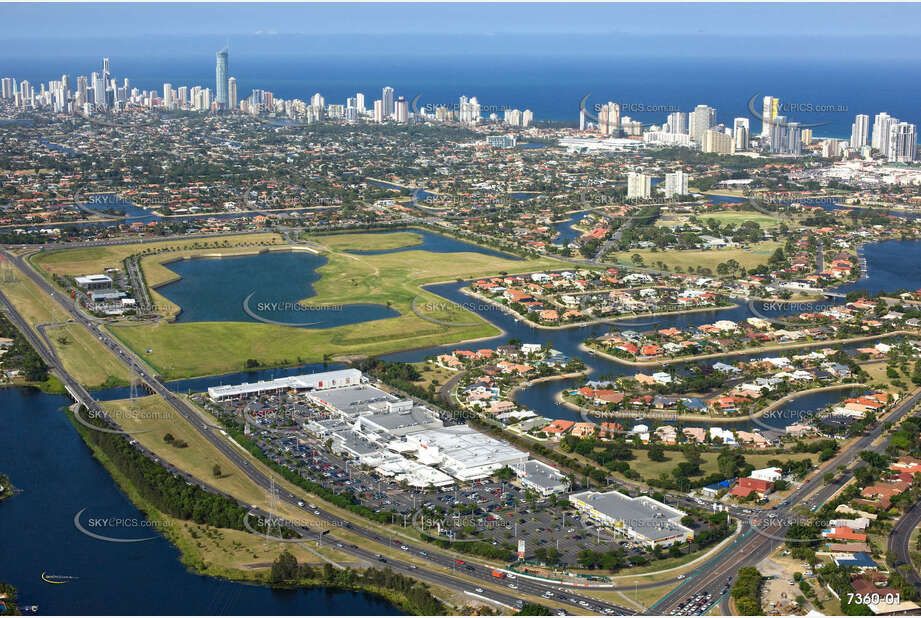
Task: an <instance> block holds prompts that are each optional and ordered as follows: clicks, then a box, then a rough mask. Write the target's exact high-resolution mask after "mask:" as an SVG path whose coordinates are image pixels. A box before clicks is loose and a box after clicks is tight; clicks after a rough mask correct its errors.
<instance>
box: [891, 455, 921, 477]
mask: <svg viewBox="0 0 921 618" xmlns="http://www.w3.org/2000/svg"><path fill="white" fill-rule="evenodd" d="M889 469H890V470H892V471H893V472H898V473H899V475H901V474H902V473H908V474H910V475H912V476H914V475H915V474H919V473H921V459H917V458H915V457H908V456H905V457H899V458H898V460H897V461H896V462H895V463H894V464H892V465H891V466H889Z"/></svg>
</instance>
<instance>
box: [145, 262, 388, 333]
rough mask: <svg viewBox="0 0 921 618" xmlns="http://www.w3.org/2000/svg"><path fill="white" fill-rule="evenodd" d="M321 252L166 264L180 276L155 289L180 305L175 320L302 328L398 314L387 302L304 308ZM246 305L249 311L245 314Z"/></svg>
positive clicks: (337, 324) (322, 263)
mask: <svg viewBox="0 0 921 618" xmlns="http://www.w3.org/2000/svg"><path fill="white" fill-rule="evenodd" d="M326 262H327V260H326V258H325V257H322V256H319V255H314V254H312V253H302V252H290V251H282V252H270V253H264V254H260V255H248V256H238V257H229V258H215V259H208V258H203V259H196V260H183V261H181V262H174V263H172V264H169V265H168V267H169V269H170V270H172V271H174V272H175V273H176V274H178V275H179V276H181V277H182V279H180V280H179V281H176V282H173V283H169V284H167V285H165V286H163V287H161V288H159V290H158V291H159V292H160V293H161V294H163V295H164V296H166V297H167V298H169V299H170V300H171V301H173V302H174V303H176V304H177V305H179V306H180V307H181V308H182V312H181V313H180V314H179V316H178V317H177V319H176V321H177V322H180V323H182V322H260V321H261V322H266V323H279V324H285V325H289V326H299V327H303V328H333V327H335V326H344V325H346V324H355V323H358V322H370V321H372V320H380V319H383V318H392V317H397V316H398V315H399V313H398V312H397V311H396V310H394V309H391V308H389V307H387V306H385V305H376V304H353V305H337V306H331V307H316V308H314V307H303V306H301V305H298V304H297V303H298V301H299V300H301V299H304V298H310V297H312V296H315V295H316V293H315V292H314V289H313V283H314V282H315V281H317V280H319V278H320V275H319V273H317V272H316V269H317V268H319V267H320V266H323V265H324V264H326ZM246 308H248V309H249V311H250V313H247V311H246ZM254 316H257V317H254Z"/></svg>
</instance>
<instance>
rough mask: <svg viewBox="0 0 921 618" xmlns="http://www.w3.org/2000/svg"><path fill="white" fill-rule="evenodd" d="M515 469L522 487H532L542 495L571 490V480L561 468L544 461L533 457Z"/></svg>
mask: <svg viewBox="0 0 921 618" xmlns="http://www.w3.org/2000/svg"><path fill="white" fill-rule="evenodd" d="M513 469H514V470H515V474H516V475H518V481H519V482H520V483H521V485H522V487H525V488H527V489H532V490H534V491H536V492H537V493H538V494H540V495H541V496H544V497H547V496H551V495H553V494H558V493H564V492H566V491H569V480H568V479H567V478H566V477H565V476H563V474H562V473H561V472H560V471H559V470H557V469H556V468H554V467H553V466H548V465H547V464H545V463H543V462H542V461H537V460H534V459H532V460H531V461H526V462H525V463H523V464H520V465H518V466H516V467H515V468H513Z"/></svg>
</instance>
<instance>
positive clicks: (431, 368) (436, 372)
mask: <svg viewBox="0 0 921 618" xmlns="http://www.w3.org/2000/svg"><path fill="white" fill-rule="evenodd" d="M413 366H414V367H415V368H416V369H417V370H418V371H419V373H420V374H421V376H422V379H421V380H419V381H418V382H415V385H416V386H418V387H420V388H424V389H428V387H429V385H430V384H434V385H435V388H436V389H437V388H438V387H440V386H442V385H443V384H444V383H445V382H447V381H448V380H450V379H451V378H453V377H454V376H456V375H457V373H458V372H457V371H451V370H450V369H445V368H444V367H439V366H438V365H436V364H434V363H428V362H422V363H413Z"/></svg>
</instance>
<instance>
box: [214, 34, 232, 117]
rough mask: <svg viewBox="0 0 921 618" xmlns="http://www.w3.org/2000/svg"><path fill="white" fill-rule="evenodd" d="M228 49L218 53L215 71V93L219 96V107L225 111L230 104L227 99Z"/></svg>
mask: <svg viewBox="0 0 921 618" xmlns="http://www.w3.org/2000/svg"><path fill="white" fill-rule="evenodd" d="M228 54H229V52H228V49H227V48H226V47H225V48H224V49H222V50H221V51H219V52H218V53H217V67H216V70H215V80H216V83H215V88H214V91H215V93H216V94H217V98H216V100H217V102H218V105H220V106H221V107H223V108H224V109H226V108H228V107H229V106H230V105H229V102H228V98H227V57H228Z"/></svg>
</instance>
